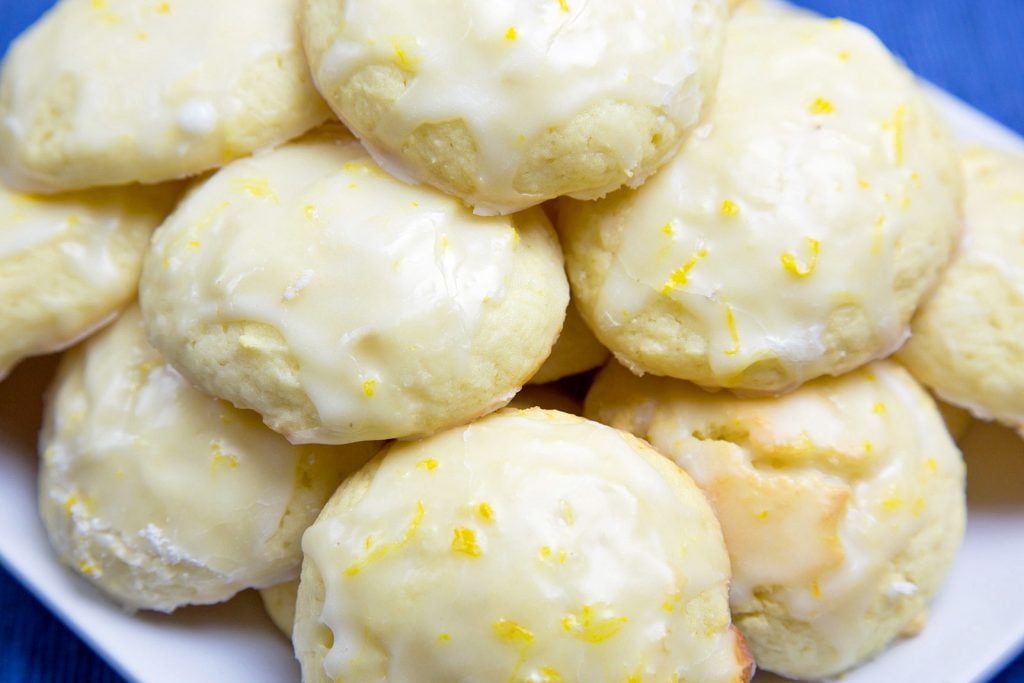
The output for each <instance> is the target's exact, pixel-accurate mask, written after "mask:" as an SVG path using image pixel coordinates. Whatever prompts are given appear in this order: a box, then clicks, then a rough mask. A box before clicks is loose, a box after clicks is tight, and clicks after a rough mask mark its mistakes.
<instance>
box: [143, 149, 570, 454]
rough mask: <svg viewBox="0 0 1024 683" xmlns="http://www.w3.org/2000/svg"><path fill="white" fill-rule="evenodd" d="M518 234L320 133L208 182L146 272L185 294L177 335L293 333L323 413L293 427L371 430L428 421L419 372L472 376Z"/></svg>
mask: <svg viewBox="0 0 1024 683" xmlns="http://www.w3.org/2000/svg"><path fill="white" fill-rule="evenodd" d="M281 226H288V231H289V237H288V238H287V239H282V237H281V234H280V230H281ZM519 242H520V237H519V234H518V232H517V231H516V229H515V228H514V226H513V224H512V222H511V219H510V218H504V217H498V218H480V217H477V216H473V215H472V214H471V213H469V211H468V210H466V209H465V208H464V207H463V206H462V204H461V203H459V202H458V201H457V200H455V199H452V198H450V197H447V196H445V195H442V194H441V193H439V192H436V191H434V190H431V189H428V188H423V187H410V186H406V185H403V184H401V183H399V182H397V181H395V180H394V179H393V178H391V177H390V176H388V175H387V174H385V173H384V172H383V171H381V170H380V169H379V167H377V165H376V164H375V163H374V162H373V161H372V159H370V157H369V156H368V155H367V154H366V152H365V150H364V149H363V148H362V147H361V146H360V145H359V143H358V142H356V141H355V140H353V139H352V138H351V137H348V136H347V135H346V136H345V137H344V138H342V139H334V138H316V137H313V138H310V139H309V140H307V141H305V142H301V143H296V144H293V145H289V146H288V147H284V148H281V149H279V150H276V151H274V152H273V153H270V154H267V155H263V156H258V157H255V158H253V159H247V160H242V161H239V162H236V163H234V164H232V165H231V166H229V167H228V168H226V169H224V170H223V171H221V172H220V173H218V174H217V175H216V176H214V177H213V178H212V179H210V180H209V181H208V182H207V183H206V184H204V186H203V187H202V188H201V190H200V191H199V192H197V193H195V194H194V195H193V197H191V198H190V199H189V200H187V201H186V202H185V203H184V204H183V205H182V207H181V209H180V210H179V211H178V212H177V213H176V214H175V216H174V217H173V218H172V219H171V220H170V221H168V223H167V224H165V227H164V228H163V229H161V231H160V232H159V233H158V234H157V236H156V238H155V240H154V254H155V257H154V258H151V259H150V263H149V264H148V265H147V278H148V277H149V274H148V269H149V268H150V267H153V268H154V269H156V271H157V272H156V274H155V275H154V278H155V279H154V281H157V280H159V282H160V283H161V284H159V285H154V287H155V289H161V288H163V287H165V286H172V287H174V288H175V292H176V293H175V294H172V295H170V296H172V297H173V296H178V294H180V296H182V297H183V298H184V300H183V303H182V305H181V306H180V307H178V306H176V308H177V309H178V310H179V311H180V314H176V317H175V319H174V320H173V321H172V320H170V319H169V318H168V319H163V320H162V322H160V323H159V324H160V325H175V326H176V332H175V337H176V338H178V339H185V338H187V335H188V334H189V330H194V329H196V328H197V327H199V326H201V325H204V324H221V323H223V322H235V321H254V322H260V323H266V324H267V325H270V326H272V327H273V328H274V329H276V330H277V331H278V332H279V333H280V334H281V335H282V336H283V337H284V339H285V341H286V342H287V345H288V350H289V352H290V353H291V354H292V355H293V357H294V359H295V360H296V362H297V364H298V367H299V372H300V375H301V381H302V385H303V388H304V390H305V392H306V393H307V394H308V395H309V397H310V399H311V400H312V402H313V404H314V406H315V407H316V409H317V411H318V413H319V419H320V422H321V424H322V428H321V429H317V430H312V431H310V432H308V433H290V434H289V438H291V439H292V440H293V441H296V442H300V441H319V442H349V441H361V440H367V439H372V438H390V437H394V436H398V435H403V436H404V435H408V434H410V433H415V432H417V431H419V429H420V427H418V426H417V423H416V420H417V419H418V418H417V415H418V414H419V413H421V412H422V406H423V400H424V399H423V398H422V396H421V393H422V391H424V387H423V385H424V383H430V382H433V381H435V380H434V379H432V378H438V377H445V378H455V377H460V376H462V375H464V374H465V368H466V358H467V357H468V356H469V355H470V354H471V352H472V351H473V348H472V343H473V339H474V335H475V334H476V332H477V331H478V330H479V329H480V326H481V324H483V321H484V320H485V319H487V317H488V315H490V310H491V309H492V307H493V306H494V305H496V304H497V303H498V302H500V301H501V300H502V299H503V297H505V296H506V294H507V292H506V284H507V281H508V278H509V277H510V273H511V267H512V263H513V258H512V254H513V252H514V251H515V250H516V249H517V247H518V245H519ZM161 259H162V263H161ZM157 264H159V265H157ZM168 274H173V278H171V277H169V276H168ZM537 284H538V286H545V285H544V284H543V283H537ZM563 287H564V285H563ZM551 295H552V296H555V292H552V293H551ZM154 296H164V295H163V294H154ZM563 296H564V294H563ZM241 343H242V344H243V345H244V344H245V343H246V340H245V338H243V339H242V340H241ZM538 362H539V360H538ZM424 366H426V367H427V368H429V371H427V370H425V369H424ZM517 389H518V387H517V386H516V387H508V388H501V389H500V391H499V393H500V394H502V395H501V396H499V395H495V396H493V397H492V398H493V401H494V405H493V407H497V406H500V405H503V404H504V402H506V401H507V400H508V399H510V398H511V397H512V395H514V393H515V391H516V390H517ZM486 407H487V406H480V409H481V410H484V409H485V408H486ZM435 428H436V427H435Z"/></svg>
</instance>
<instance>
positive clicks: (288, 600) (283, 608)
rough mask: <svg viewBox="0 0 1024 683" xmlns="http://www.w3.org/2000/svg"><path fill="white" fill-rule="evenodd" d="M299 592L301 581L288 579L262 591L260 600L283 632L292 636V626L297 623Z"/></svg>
mask: <svg viewBox="0 0 1024 683" xmlns="http://www.w3.org/2000/svg"><path fill="white" fill-rule="evenodd" d="M298 594H299V581H298V579H295V580H293V581H286V582H284V583H279V584H277V585H276V586H271V587H270V588H264V589H262V590H261V591H260V600H261V601H262V602H263V608H264V609H265V610H266V611H267V616H269V617H270V620H271V621H272V622H274V626H276V627H277V629H278V630H279V631H281V633H283V634H284V635H285V636H287V637H288V638H291V637H292V626H294V625H295V600H296V596H298Z"/></svg>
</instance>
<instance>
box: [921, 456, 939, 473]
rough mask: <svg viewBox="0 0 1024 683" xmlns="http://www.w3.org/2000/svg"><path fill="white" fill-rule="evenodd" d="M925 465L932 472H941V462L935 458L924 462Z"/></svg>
mask: <svg viewBox="0 0 1024 683" xmlns="http://www.w3.org/2000/svg"><path fill="white" fill-rule="evenodd" d="M924 464H925V467H927V468H928V469H929V470H930V471H932V472H938V471H939V461H938V460H936V459H935V458H928V459H927V460H925V461H924Z"/></svg>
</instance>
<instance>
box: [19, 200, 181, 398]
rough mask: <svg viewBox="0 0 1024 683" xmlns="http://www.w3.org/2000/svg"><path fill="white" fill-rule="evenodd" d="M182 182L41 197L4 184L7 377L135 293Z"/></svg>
mask: <svg viewBox="0 0 1024 683" xmlns="http://www.w3.org/2000/svg"><path fill="white" fill-rule="evenodd" d="M177 194H178V189H177V188H171V187H159V188H140V187H124V188H116V189H110V190H94V191H90V192H79V193H74V194H64V195H56V196H52V197H40V196H35V195H28V194H22V193H19V192H15V191H14V190H11V189H9V188H6V187H4V186H3V185H2V184H0V379H3V377H4V376H5V375H6V374H7V373H8V372H9V371H10V369H11V368H12V367H13V366H14V364H15V363H17V362H18V361H19V360H21V359H22V358H25V357H26V356H34V355H37V354H42V353H49V352H50V351H57V350H60V349H62V348H65V347H67V346H70V345H71V344H72V343H74V342H75V341H76V340H78V339H80V338H82V337H85V336H87V335H88V334H89V333H90V332H92V331H93V330H94V329H96V328H98V327H99V326H101V325H103V324H104V323H106V322H107V321H108V320H110V318H111V317H113V316H114V315H115V313H116V312H117V310H118V309H120V308H121V307H122V306H124V305H125V304H126V303H127V302H128V301H130V300H131V299H132V298H133V297H134V296H135V289H136V287H137V285H138V280H139V271H140V270H141V269H142V258H143V255H144V254H145V251H146V246H147V245H148V244H149V238H150V235H151V234H152V232H153V229H154V228H155V227H156V226H157V225H159V224H160V221H161V220H163V218H164V217H165V216H166V215H167V212H168V211H170V209H171V206H172V204H173V201H174V199H175V198H176V197H177Z"/></svg>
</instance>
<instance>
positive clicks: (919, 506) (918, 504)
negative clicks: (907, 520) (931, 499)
mask: <svg viewBox="0 0 1024 683" xmlns="http://www.w3.org/2000/svg"><path fill="white" fill-rule="evenodd" d="M910 511H911V512H912V513H913V514H914V516H915V517H920V516H921V513H922V512H924V498H920V497H919V498H916V499H914V506H913V507H912V508H910Z"/></svg>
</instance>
